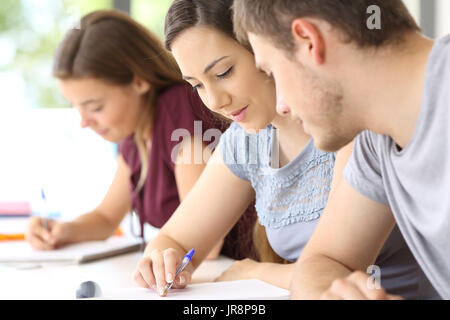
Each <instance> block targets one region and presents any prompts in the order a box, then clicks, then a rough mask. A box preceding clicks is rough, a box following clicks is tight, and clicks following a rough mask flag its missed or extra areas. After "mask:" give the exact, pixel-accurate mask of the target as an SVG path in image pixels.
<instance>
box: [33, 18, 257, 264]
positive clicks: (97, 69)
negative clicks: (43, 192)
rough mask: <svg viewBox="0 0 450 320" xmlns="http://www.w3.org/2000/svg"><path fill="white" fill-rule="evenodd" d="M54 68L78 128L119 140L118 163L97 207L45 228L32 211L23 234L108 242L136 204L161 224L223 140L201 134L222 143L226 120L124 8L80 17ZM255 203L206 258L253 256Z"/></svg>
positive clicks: (39, 245)
mask: <svg viewBox="0 0 450 320" xmlns="http://www.w3.org/2000/svg"><path fill="white" fill-rule="evenodd" d="M53 74H54V76H55V77H56V78H57V80H58V85H59V87H60V90H61V92H62V94H63V95H64V97H65V98H66V99H67V100H68V101H69V102H70V103H71V104H72V105H73V106H74V107H75V108H76V109H77V110H78V111H79V113H80V115H81V126H82V127H90V128H91V129H93V130H95V131H96V132H97V133H98V134H100V135H101V136H102V137H103V138H104V139H105V140H108V141H111V142H116V143H120V147H119V151H120V152H119V156H118V165H117V171H116V174H115V177H114V179H113V182H112V184H111V186H110V188H109V190H108V192H107V194H106V196H105V198H104V199H103V201H102V202H101V203H100V205H99V206H98V207H97V208H96V209H94V210H93V211H92V212H89V213H86V214H84V215H81V216H80V217H78V218H77V219H75V220H73V221H69V222H57V221H52V220H50V221H48V222H47V224H46V225H47V229H44V228H43V227H42V225H43V224H42V221H41V218H39V217H33V218H31V220H30V223H29V225H28V228H27V232H26V239H27V240H28V241H29V243H30V244H31V245H32V246H33V247H34V248H36V249H43V250H50V249H54V248H56V247H59V246H62V245H64V244H68V243H73V242H80V241H87V240H100V239H106V238H107V237H109V236H111V235H113V234H114V232H115V230H116V229H117V227H118V226H119V224H120V223H121V221H122V220H123V218H124V217H125V215H126V214H127V213H128V212H130V210H134V211H136V212H137V213H138V215H139V217H140V223H141V230H143V225H144V223H149V224H150V225H152V226H154V227H157V228H161V227H162V226H163V225H164V224H165V223H166V221H167V220H169V218H170V216H171V215H172V213H173V212H174V211H175V209H176V208H177V207H178V205H179V204H180V202H181V201H182V200H183V199H184V197H185V196H186V194H187V193H188V192H189V190H190V189H191V188H192V186H193V185H194V184H195V182H196V180H197V179H198V178H199V176H200V174H201V172H202V170H203V169H204V167H205V164H206V161H207V157H203V154H204V153H205V155H208V152H206V151H209V149H206V148H210V147H211V146H213V145H217V143H218V141H213V142H212V145H211V146H207V144H206V143H204V142H203V136H202V134H204V133H205V131H207V130H208V129H212V128H216V131H215V133H216V134H215V136H216V140H218V136H220V133H221V131H224V129H226V126H227V125H225V123H224V122H222V121H219V120H217V118H216V117H215V116H213V114H211V113H210V112H209V111H208V109H207V108H205V107H204V106H203V104H202V102H201V100H200V99H199V97H198V96H197V95H196V94H195V93H194V92H193V91H192V89H190V88H189V86H188V85H187V84H186V83H185V82H184V81H183V80H182V78H181V75H180V72H179V69H178V67H177V65H176V63H175V62H174V60H173V58H172V56H171V55H170V54H169V53H168V52H167V51H166V50H165V49H164V47H163V45H162V43H161V42H160V40H159V39H158V38H157V37H156V36H154V35H153V34H152V33H151V32H149V31H148V30H147V29H145V28H144V27H142V26H141V25H139V24H138V23H136V22H135V21H134V20H132V19H131V18H130V17H129V16H128V15H126V14H124V13H120V12H117V11H96V12H94V13H91V14H89V15H87V16H85V17H84V18H82V20H81V23H80V26H79V27H78V28H75V29H72V30H70V31H69V32H68V34H67V35H66V37H65V39H64V40H63V41H62V43H61V44H60V46H59V48H58V50H57V52H56V55H55V60H54V70H53ZM196 121H200V122H196ZM217 129H219V130H220V131H217ZM197 132H199V134H194V133H197ZM210 133H211V131H210ZM217 133H218V134H217ZM189 137H191V139H188V138H189ZM208 141H209V140H208ZM189 142H190V143H189ZM198 146H199V147H200V155H201V158H200V161H199V159H198V157H197V156H198V151H199V149H198ZM196 147H197V148H196ZM204 151H205V152H204ZM210 153H211V152H209V154H210ZM178 160H183V161H178ZM186 160H187V161H186ZM252 208H253V207H252V206H250V207H249V209H248V210H247V212H246V214H244V215H243V218H242V219H241V220H240V221H239V222H238V223H237V224H236V226H235V227H234V228H233V229H232V230H231V231H230V233H228V235H227V236H226V237H225V239H224V240H222V241H221V243H218V244H217V246H216V248H215V249H214V250H213V251H212V252H211V254H210V257H214V256H216V255H217V254H218V253H219V252H222V253H223V254H226V255H228V256H230V257H232V258H235V259H242V258H246V257H253V258H256V251H255V250H254V248H253V242H252V230H253V226H254V224H255V221H256V214H255V212H254V210H253V209H252ZM222 244H223V246H222ZM187 249H189V248H187Z"/></svg>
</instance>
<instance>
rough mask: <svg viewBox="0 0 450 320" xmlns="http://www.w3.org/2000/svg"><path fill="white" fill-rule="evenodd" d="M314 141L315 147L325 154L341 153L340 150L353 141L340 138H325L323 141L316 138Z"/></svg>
mask: <svg viewBox="0 0 450 320" xmlns="http://www.w3.org/2000/svg"><path fill="white" fill-rule="evenodd" d="M313 139H314V146H315V147H316V148H317V149H319V150H322V151H325V152H336V151H339V150H340V149H342V148H343V147H345V146H346V145H347V144H349V143H350V142H351V141H352V140H351V139H350V140H349V139H344V138H340V137H336V136H334V137H332V138H325V139H321V138H320V137H319V138H317V139H316V138H315V137H313Z"/></svg>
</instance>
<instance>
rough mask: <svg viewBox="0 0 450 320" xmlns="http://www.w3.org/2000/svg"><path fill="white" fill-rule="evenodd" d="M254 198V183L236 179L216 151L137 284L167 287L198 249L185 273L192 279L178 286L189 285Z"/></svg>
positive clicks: (149, 251) (149, 253)
mask: <svg viewBox="0 0 450 320" xmlns="http://www.w3.org/2000/svg"><path fill="white" fill-rule="evenodd" d="M253 197H254V191H253V188H252V186H251V184H250V182H249V181H244V180H241V179H239V178H238V177H236V176H235V175H234V174H233V173H232V172H231V171H230V169H229V168H228V167H227V166H226V165H225V163H224V162H223V159H222V156H221V153H220V151H219V150H216V151H215V152H214V154H213V156H212V157H211V159H210V161H209V162H208V164H207V166H206V168H205V170H204V171H203V173H202V175H201V176H200V178H199V179H198V181H197V183H196V184H195V185H194V186H193V188H192V189H191V190H190V192H189V194H188V196H187V197H186V198H185V199H184V201H183V202H182V203H181V204H180V206H179V207H178V208H177V210H176V211H175V213H174V214H173V215H172V217H171V218H170V219H169V221H168V222H167V223H166V224H165V225H164V227H163V228H162V229H161V231H160V232H159V233H158V235H157V236H156V237H155V239H153V240H152V241H151V242H150V243H149V244H148V245H147V247H146V250H145V253H144V257H143V258H142V259H141V261H140V262H139V264H138V267H137V269H136V272H135V274H134V279H135V280H136V282H137V283H138V284H139V285H141V286H142V287H152V285H153V286H155V285H156V286H157V287H158V288H161V287H163V286H165V284H166V283H167V281H170V280H172V278H171V277H170V276H171V275H172V276H173V274H174V272H175V269H176V266H177V264H178V263H179V262H180V261H181V258H182V257H183V255H184V254H185V253H186V252H187V251H189V250H190V249H192V248H195V255H194V258H193V260H192V263H191V264H189V267H188V268H187V271H188V272H187V273H186V274H184V276H187V277H189V278H187V279H185V280H186V281H185V283H184V284H180V283H179V282H176V283H175V286H177V287H183V286H185V285H186V283H187V282H188V281H189V280H190V274H191V273H192V272H193V270H194V269H195V268H196V267H197V266H198V265H199V264H200V263H201V262H202V261H203V260H204V259H205V257H206V256H207V255H208V253H209V252H210V251H211V250H212V249H213V248H214V246H215V245H216V244H217V243H218V242H219V241H220V240H221V239H223V238H224V237H225V235H226V234H227V233H228V232H229V231H230V230H231V228H232V227H233V225H234V224H235V223H236V222H237V221H238V219H239V218H240V216H241V215H242V214H243V212H244V211H245V209H246V208H247V207H248V206H249V204H250V203H251V202H252V200H253ZM166 249H169V250H166ZM169 279H170V280H169ZM166 280H167V281H166ZM178 280H179V279H178Z"/></svg>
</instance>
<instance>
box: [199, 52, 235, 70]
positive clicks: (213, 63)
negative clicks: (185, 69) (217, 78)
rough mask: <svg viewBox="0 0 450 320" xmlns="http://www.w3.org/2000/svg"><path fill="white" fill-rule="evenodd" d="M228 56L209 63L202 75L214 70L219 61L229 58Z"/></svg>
mask: <svg viewBox="0 0 450 320" xmlns="http://www.w3.org/2000/svg"><path fill="white" fill-rule="evenodd" d="M229 57H230V56H223V57H222V58H219V59H216V60H214V61H213V62H211V63H210V64H208V65H207V66H206V68H205V70H203V73H207V72H208V71H209V70H211V69H212V68H214V66H215V65H216V64H217V63H219V62H220V61H222V60H223V59H226V58H229Z"/></svg>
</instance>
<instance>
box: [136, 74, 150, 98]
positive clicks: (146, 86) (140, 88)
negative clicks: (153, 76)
mask: <svg viewBox="0 0 450 320" xmlns="http://www.w3.org/2000/svg"><path fill="white" fill-rule="evenodd" d="M133 87H134V88H135V90H136V91H137V92H138V93H139V94H145V93H147V92H148V91H149V90H150V88H151V84H150V83H148V82H147V80H144V79H142V78H141V77H139V76H134V79H133Z"/></svg>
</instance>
